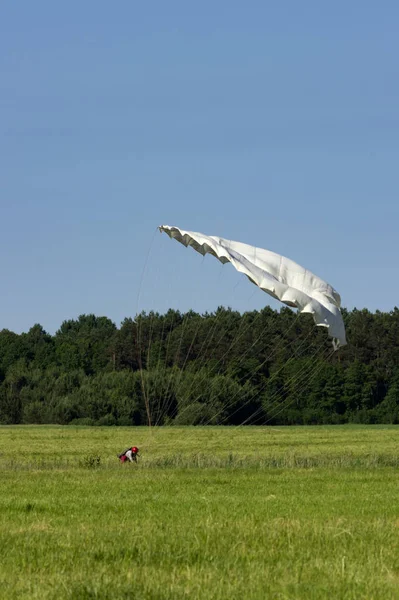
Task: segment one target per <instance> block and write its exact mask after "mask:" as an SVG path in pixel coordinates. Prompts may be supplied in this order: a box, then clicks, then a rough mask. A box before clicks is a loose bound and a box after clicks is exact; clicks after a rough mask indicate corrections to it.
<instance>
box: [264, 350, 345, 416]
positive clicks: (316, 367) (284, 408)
mask: <svg viewBox="0 0 399 600" xmlns="http://www.w3.org/2000/svg"><path fill="white" fill-rule="evenodd" d="M334 352H335V349H333V350H332V351H331V352H330V353H329V354H328V355H327V356H326V357H324V358H323V360H322V361H319V364H316V366H315V367H314V369H313V372H310V373H309V374H308V376H307V380H308V381H311V380H312V379H313V378H314V377H315V376H316V375H317V373H319V372H320V371H321V369H322V368H323V366H324V362H325V361H328V360H329V359H330V358H331V356H332V355H333V354H334ZM293 402H295V399H294V400H289V401H286V402H285V403H283V404H284V406H282V407H281V408H280V410H278V411H277V412H276V413H274V414H273V415H272V416H271V417H270V419H268V420H267V421H266V422H265V425H267V424H268V423H270V421H272V420H273V419H275V418H276V417H277V415H279V414H280V413H282V412H283V410H286V409H287V408H288V406H290V405H291V404H292V403H293ZM272 410H273V409H272Z"/></svg>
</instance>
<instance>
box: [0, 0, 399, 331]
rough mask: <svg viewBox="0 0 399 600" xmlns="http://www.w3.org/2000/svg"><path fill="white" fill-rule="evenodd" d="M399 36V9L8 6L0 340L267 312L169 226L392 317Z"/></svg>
mask: <svg viewBox="0 0 399 600" xmlns="http://www.w3.org/2000/svg"><path fill="white" fill-rule="evenodd" d="M398 20H399V4H398V3H397V2H394V1H392V2H384V1H382V2H374V1H373V2H370V1H362V2H360V1H359V0H357V1H353V2H343V1H338V2H334V3H325V2H320V1H307V2H298V1H296V0H295V1H287V2H274V3H269V2H264V1H263V0H262V1H261V0H259V1H252V2H251V1H249V2H234V1H232V0H229V1H219V2H210V1H208V0H202V1H201V2H188V1H187V0H184V1H183V0H182V1H175V0H168V2H165V1H163V0H162V1H161V0H159V1H157V2H151V1H147V2H134V1H132V0H119V1H118V2H114V3H111V2H105V1H103V0H96V1H94V0H93V1H91V2H90V1H89V2H77V1H76V0H70V1H68V2H54V0H51V1H50V0H48V1H41V0H38V1H37V2H33V1H31V0H29V1H28V0H20V1H11V0H4V1H3V2H2V3H1V6H0V73H1V76H0V159H1V160H0V205H1V206H0V208H1V210H0V251H1V261H0V282H1V288H0V329H1V328H9V329H12V330H14V331H17V332H20V331H26V330H27V329H29V327H31V326H32V325H33V324H34V323H37V322H39V323H41V324H42V325H43V326H44V327H45V329H47V330H48V331H50V332H53V331H55V330H56V329H57V328H58V327H59V325H60V324H61V322H62V321H63V320H64V319H66V318H73V317H77V316H78V315H79V314H81V313H95V314H98V315H107V316H109V317H110V318H112V319H113V320H114V321H115V322H116V323H117V324H119V323H120V321H121V319H122V318H123V317H124V316H131V315H134V314H135V312H136V310H137V307H138V308H139V309H150V308H154V309H158V310H161V311H163V310H165V309H166V308H168V306H169V305H170V306H173V307H175V308H180V309H182V310H185V309H188V308H190V307H192V308H194V309H196V310H199V311H205V310H213V309H214V308H216V306H217V305H218V304H224V305H231V306H232V307H233V308H237V309H239V310H246V309H248V308H249V309H251V308H254V307H256V308H258V307H260V306H262V305H264V304H267V303H270V298H269V297H268V296H267V295H266V294H262V293H261V292H259V291H257V290H256V289H255V288H254V286H252V285H251V284H250V283H249V282H248V281H247V280H246V279H245V278H242V277H240V276H239V275H238V274H236V273H235V272H233V270H232V268H231V267H230V266H227V267H221V265H219V263H217V261H215V260H214V259H213V258H212V257H207V258H206V259H204V260H203V259H202V258H201V257H200V256H199V255H197V254H196V253H194V252H192V251H191V250H190V249H188V250H185V249H184V248H183V247H182V246H180V245H178V244H177V243H176V242H173V241H171V240H169V238H167V237H166V236H164V235H163V236H161V234H159V233H157V234H156V235H155V237H154V231H155V228H156V226H157V225H159V224H161V223H166V224H168V225H178V226H180V227H182V228H185V229H191V230H194V231H202V232H204V233H207V234H213V235H215V234H216V235H220V236H223V237H227V238H229V239H236V240H241V241H244V242H248V243H251V242H252V243H254V244H256V245H258V246H263V247H265V248H269V249H271V250H274V251H276V252H279V253H282V254H285V255H286V256H289V257H290V258H292V259H294V260H296V261H297V262H299V263H301V264H303V265H305V266H307V267H308V268H310V269H311V270H313V271H314V272H316V273H317V274H318V275H320V276H321V277H324V278H325V279H327V280H328V281H329V282H330V283H331V284H332V285H334V286H335V287H336V288H337V289H338V290H339V292H340V293H341V296H342V299H343V304H344V305H345V306H347V307H348V308H353V307H354V306H356V307H358V308H362V307H368V308H370V309H371V310H375V309H381V310H391V309H392V308H393V307H394V306H395V304H396V305H397V304H398V303H399V278H398V274H399V269H398V258H399V252H398V247H399V232H398V225H399V194H398V192H399V110H398V107H399V73H398V57H399V36H398ZM150 247H151V252H150V255H149V259H148V262H147V267H146V269H145V276H144V278H143V279H142V278H141V274H142V271H143V267H144V264H145V262H146V257H147V254H148V250H149V248H150ZM139 291H140V296H139V297H138V293H139ZM272 306H275V304H272Z"/></svg>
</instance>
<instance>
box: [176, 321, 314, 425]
mask: <svg viewBox="0 0 399 600" xmlns="http://www.w3.org/2000/svg"><path fill="white" fill-rule="evenodd" d="M299 317H300V314H299V313H298V314H297V316H296V318H295V319H294V320H293V322H292V323H291V325H290V326H289V327H288V329H287V330H286V332H285V334H284V335H286V334H287V333H289V331H290V330H291V329H292V328H293V327H294V325H295V324H296V323H297V321H298V318H299ZM312 333H313V332H312V330H310V331H309V333H308V335H307V336H306V338H305V340H304V341H303V342H302V343H301V344H300V347H302V345H304V344H305V342H306V341H307V338H308V337H309V336H310V335H311V334H312ZM262 335H263V332H262V333H261V335H260V336H258V338H257V339H256V340H255V341H254V342H253V343H252V344H251V346H249V347H248V348H247V350H246V351H245V352H244V353H243V355H242V357H241V362H242V360H243V359H244V357H245V355H246V354H248V352H249V351H250V350H251V349H252V348H253V347H254V346H255V345H256V343H257V342H258V340H259V339H260V337H262ZM284 341H285V340H284V337H283V338H281V340H280V342H279V343H278V344H277V345H276V346H275V347H274V349H273V350H272V352H271V353H270V354H269V355H268V356H266V358H265V359H264V360H263V361H262V363H261V364H260V365H258V366H257V367H256V369H254V373H257V372H258V371H259V370H260V369H261V368H262V367H263V366H264V365H265V364H266V363H267V362H268V361H270V359H271V358H272V356H274V354H275V353H276V352H277V350H278V349H279V347H280V346H281V344H282V343H283V342H284ZM219 362H220V361H219ZM239 364H240V363H239ZM285 364H286V363H285ZM219 372H220V371H219ZM219 372H218V373H217V374H219ZM206 378H207V375H205V378H203V379H202V380H201V381H200V383H199V385H202V384H203V383H204V381H205V380H206ZM244 379H245V376H243V377H241V378H240V379H239V380H238V382H237V383H238V384H240V383H241V381H243V380H244ZM197 389H198V385H197ZM240 391H241V390H240ZM238 393H240V392H239V391H238V392H237V393H236V394H235V395H234V397H233V400H232V401H230V402H229V404H228V405H227V406H231V404H232V403H234V400H235V398H236V397H237V394H238ZM199 398H200V396H197V397H196V398H195V399H194V400H193V401H194V402H195V401H197V400H198V399H199ZM188 408H189V404H188V405H186V406H185V408H184V409H183V410H182V411H181V412H180V413H179V416H180V415H181V414H184V412H185V411H186V410H188ZM225 409H226V406H224V407H223V409H222V410H221V411H219V412H218V413H216V415H212V417H210V419H208V421H207V422H205V423H204V425H207V424H209V423H210V422H211V421H212V420H214V419H215V418H216V417H217V416H218V415H219V414H221V412H223V410H225Z"/></svg>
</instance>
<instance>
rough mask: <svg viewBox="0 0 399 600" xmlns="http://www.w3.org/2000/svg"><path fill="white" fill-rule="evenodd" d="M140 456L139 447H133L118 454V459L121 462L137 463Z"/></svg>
mask: <svg viewBox="0 0 399 600" xmlns="http://www.w3.org/2000/svg"><path fill="white" fill-rule="evenodd" d="M138 455H139V449H138V448H137V446H132V447H131V448H126V450H124V451H123V452H121V453H120V454H118V458H119V460H120V461H121V462H126V461H130V462H137V457H138Z"/></svg>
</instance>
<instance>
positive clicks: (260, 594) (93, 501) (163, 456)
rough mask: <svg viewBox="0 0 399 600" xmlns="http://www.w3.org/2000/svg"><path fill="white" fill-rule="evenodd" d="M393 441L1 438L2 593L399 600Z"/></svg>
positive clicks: (106, 434)
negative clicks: (138, 453) (138, 455)
mask: <svg viewBox="0 0 399 600" xmlns="http://www.w3.org/2000/svg"><path fill="white" fill-rule="evenodd" d="M398 433H399V430H397V429H396V428H395V427H378V428H371V427H370V428H368V427H315V428H280V429H278V430H277V429H267V428H262V429H257V428H239V429H233V428H231V429H223V428H209V429H207V428H202V429H201V428H198V429H197V428H193V429H190V428H187V429H185V428H181V429H177V428H170V429H162V430H159V431H157V432H155V433H154V432H153V433H151V434H150V433H149V432H148V431H146V430H144V429H135V430H132V429H120V428H98V429H96V428H87V429H85V428H71V427H65V428H62V427H14V428H13V427H4V428H0V489H1V494H0V596H1V598H4V599H6V600H8V599H17V598H18V599H19V598H23V599H24V598H32V599H39V598H40V599H42V598H43V599H50V598H57V599H59V600H64V599H92V598H99V599H104V600H105V599H110V600H114V599H115V600H116V599H130V598H131V599H133V598H134V599H141V598H142V599H164V598H165V599H167V598H170V599H175V598H176V599H179V598H194V599H195V598H197V599H208V598H215V599H220V600H222V599H223V600H224V599H226V598H229V599H230V598H231V599H236V598H237V599H238V598H240V599H242V598H249V599H252V598H253V599H257V598H259V599H264V598H279V599H280V598H290V599H291V598H298V599H299V598H300V599H305V598H306V599H322V598H323V599H324V598H342V599H351V598H353V599H355V598H356V599H359V598H364V599H389V598H399V502H398V500H397V497H398V489H399V485H398V484H399V476H398V471H397V468H396V467H397V448H398V445H397V440H398ZM129 443H132V444H133V443H134V444H136V445H138V446H139V447H140V446H141V449H142V455H143V456H142V459H141V462H139V464H138V465H130V464H129V465H121V464H119V462H118V460H117V458H116V453H117V452H118V450H119V451H120V450H121V449H123V447H125V446H127V445H128V444H129ZM97 457H98V458H99V460H97Z"/></svg>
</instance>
